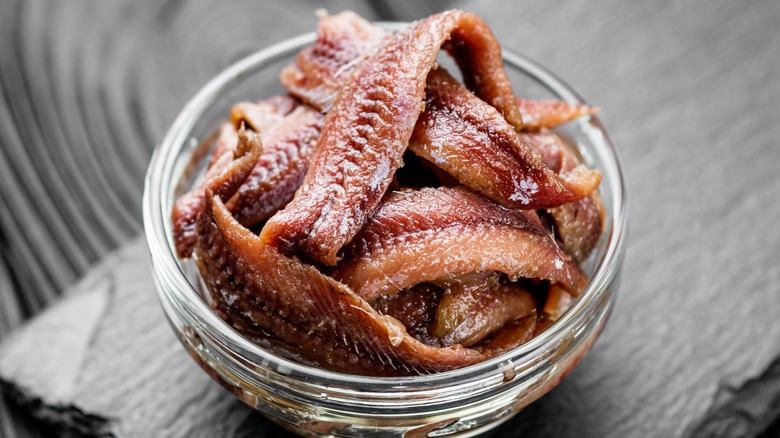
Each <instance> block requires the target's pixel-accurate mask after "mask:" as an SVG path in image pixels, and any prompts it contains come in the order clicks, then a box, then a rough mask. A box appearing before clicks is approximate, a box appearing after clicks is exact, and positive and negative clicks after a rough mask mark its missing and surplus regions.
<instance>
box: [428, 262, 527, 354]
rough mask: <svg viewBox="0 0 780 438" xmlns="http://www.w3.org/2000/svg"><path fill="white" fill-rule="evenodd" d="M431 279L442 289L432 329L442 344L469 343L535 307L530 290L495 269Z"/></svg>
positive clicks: (466, 344)
mask: <svg viewBox="0 0 780 438" xmlns="http://www.w3.org/2000/svg"><path fill="white" fill-rule="evenodd" d="M434 283H435V284H437V285H440V286H441V287H443V288H444V289H445V292H444V294H443V295H442V297H441V300H440V301H439V305H438V306H437V308H436V315H435V317H434V321H433V323H432V330H431V333H432V335H433V336H435V337H436V338H437V339H438V340H439V341H440V342H441V344H442V345H453V344H461V345H463V346H464V347H470V346H472V345H475V344H477V343H479V342H481V341H482V340H483V339H485V338H486V337H487V336H488V335H490V334H491V333H493V332H494V331H496V330H498V329H500V328H501V327H504V325H506V324H507V323H510V322H512V321H514V320H516V319H519V318H521V317H523V316H528V315H530V314H531V313H532V312H534V311H535V310H536V299H535V298H534V296H533V295H531V293H530V292H528V291H527V290H526V289H525V288H523V287H522V286H521V285H519V284H517V283H514V282H510V281H506V280H505V279H504V278H503V277H502V276H501V275H499V274H498V273H496V272H490V271H487V272H477V273H470V274H466V275H460V276H455V277H445V278H443V279H439V280H436V281H434Z"/></svg>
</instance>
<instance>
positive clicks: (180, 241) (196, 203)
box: [171, 129, 262, 258]
mask: <svg viewBox="0 0 780 438" xmlns="http://www.w3.org/2000/svg"><path fill="white" fill-rule="evenodd" d="M237 135H238V144H237V146H236V149H235V151H229V150H228V151H225V153H223V154H222V155H220V157H219V158H218V159H217V160H216V161H215V162H214V164H213V165H212V166H211V168H210V169H209V170H208V172H207V173H206V176H205V177H204V178H203V181H202V182H201V183H200V184H198V185H197V186H196V187H195V188H194V189H192V190H190V191H189V192H187V193H185V194H184V195H182V196H181V197H179V199H177V200H176V203H175V204H174V206H173V212H172V214H171V221H172V222H173V240H174V243H175V245H176V252H177V253H178V254H179V256H180V257H185V258H186V257H189V256H190V255H191V254H192V248H193V246H194V245H195V242H196V241H197V240H198V232H197V229H196V225H197V218H198V215H199V214H200V211H201V206H202V204H203V199H204V197H205V196H206V195H205V189H206V188H207V187H212V190H214V191H216V193H218V194H221V195H222V196H224V195H225V194H226V193H231V194H232V193H233V192H235V191H236V190H237V189H238V186H239V185H241V184H242V183H243V182H244V180H245V179H246V178H247V176H248V175H249V173H250V171H251V170H252V168H253V167H254V166H255V164H256V163H257V161H258V159H259V158H260V154H261V153H262V141H261V139H260V136H259V135H258V134H255V133H253V132H246V131H244V130H243V129H242V130H241V131H239V133H238V134H237Z"/></svg>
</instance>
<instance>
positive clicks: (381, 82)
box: [261, 11, 522, 266]
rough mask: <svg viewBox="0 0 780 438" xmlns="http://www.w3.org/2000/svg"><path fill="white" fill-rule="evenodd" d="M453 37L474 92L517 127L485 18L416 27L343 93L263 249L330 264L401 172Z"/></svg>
mask: <svg viewBox="0 0 780 438" xmlns="http://www.w3.org/2000/svg"><path fill="white" fill-rule="evenodd" d="M449 40H451V41H450V43H449V44H448V48H449V49H450V50H451V51H452V52H454V53H456V54H457V56H456V57H457V58H458V63H459V65H460V68H461V70H462V71H463V73H464V77H467V78H469V77H470V78H471V79H467V81H466V82H467V83H471V84H472V85H473V86H474V87H475V90H474V91H475V92H476V93H477V95H479V96H480V97H481V98H482V99H484V100H485V101H487V102H489V103H491V104H492V105H494V106H495V107H496V108H497V109H498V110H499V111H501V112H502V113H503V114H504V116H505V117H506V118H507V120H510V121H512V122H513V123H515V124H516V125H517V126H521V125H522V122H521V120H520V115H519V113H518V112H517V106H516V103H515V98H514V94H513V93H512V87H511V84H510V83H509V80H508V79H507V77H506V73H505V72H504V70H503V61H502V59H501V49H500V46H499V45H498V43H497V42H496V40H495V37H493V34H492V32H491V31H490V29H489V27H488V26H487V25H486V24H485V23H484V22H483V21H482V20H480V19H479V18H478V17H476V16H475V15H473V14H468V13H465V12H461V11H448V12H444V13H441V14H437V15H434V16H431V17H428V18H426V19H423V20H420V21H418V22H415V23H413V24H412V25H410V26H409V27H408V28H406V29H404V30H403V31H401V32H399V33H397V34H394V35H392V36H389V37H387V38H386V39H385V40H384V42H383V43H382V44H381V45H380V47H378V48H377V49H376V51H374V52H373V53H372V54H371V55H370V56H369V58H368V59H367V60H366V61H364V62H363V63H361V64H360V66H358V67H357V69H356V71H355V72H354V73H353V74H352V76H351V77H350V78H349V80H348V81H347V83H346V84H345V85H344V87H343V88H342V89H341V91H340V93H339V95H338V97H337V99H336V101H335V103H334V105H333V108H332V109H331V111H329V112H328V115H327V118H326V120H325V124H324V126H323V131H322V135H321V136H320V139H319V142H318V145H317V152H316V153H315V156H314V160H313V162H312V164H311V166H310V168H309V171H308V173H307V174H306V178H305V179H304V182H303V185H302V187H301V188H300V189H299V191H298V192H297V193H296V195H295V197H294V198H293V200H292V202H290V204H288V205H287V207H285V209H284V210H282V211H280V212H279V213H277V214H276V215H275V216H274V217H272V218H271V219H269V221H268V223H267V224H266V226H265V227H264V228H263V230H262V233H261V237H262V238H263V239H264V240H265V241H266V242H267V243H270V244H273V245H275V246H277V247H278V248H281V249H282V250H283V251H284V252H286V253H303V254H306V255H307V256H308V257H311V258H312V259H313V260H315V261H317V262H320V263H323V264H326V265H331V266H332V265H335V264H336V262H337V261H338V258H339V257H338V254H337V253H338V251H339V249H341V247H342V246H344V244H346V243H347V242H349V241H350V240H351V239H352V238H353V237H354V236H355V234H356V233H357V232H358V230H359V229H360V227H361V226H362V224H363V223H364V222H365V220H366V219H367V218H368V216H369V215H370V214H371V212H372V211H373V210H374V209H375V208H376V206H377V205H378V204H379V201H380V199H381V197H382V195H383V194H384V192H385V191H386V190H387V188H388V186H389V185H390V183H391V181H392V178H393V175H394V173H395V170H396V169H397V168H398V167H400V166H401V164H402V160H401V157H402V155H403V152H404V151H405V150H406V147H407V145H408V143H409V138H410V137H411V134H412V131H413V129H414V126H415V124H416V122H417V118H418V117H419V115H420V112H421V111H422V110H423V105H422V102H423V96H424V92H425V78H426V77H427V74H428V72H429V71H430V70H431V69H432V68H433V67H434V64H435V62H436V54H437V53H438V51H439V48H440V47H441V46H442V45H443V44H444V43H445V42H447V41H449Z"/></svg>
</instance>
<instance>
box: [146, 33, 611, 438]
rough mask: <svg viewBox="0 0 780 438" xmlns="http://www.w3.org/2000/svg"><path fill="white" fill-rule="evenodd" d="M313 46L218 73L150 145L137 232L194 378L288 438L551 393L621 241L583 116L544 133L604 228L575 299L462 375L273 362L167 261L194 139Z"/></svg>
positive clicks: (491, 418)
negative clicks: (583, 174) (596, 181)
mask: <svg viewBox="0 0 780 438" xmlns="http://www.w3.org/2000/svg"><path fill="white" fill-rule="evenodd" d="M388 26H389V27H395V28H397V27H398V25H388ZM313 41H314V34H307V35H303V36H300V37H297V38H294V39H291V40H287V41H285V42H282V43H280V44H277V45H274V46H272V47H270V48H268V49H265V50H262V51H260V52H257V53H255V54H253V55H251V56H249V57H247V58H245V59H243V60H241V61H239V62H238V63H236V64H234V65H233V66H231V67H230V68H228V69H227V70H225V71H223V72H222V73H221V74H219V75H218V76H217V77H215V78H214V79H213V80H211V81H210V82H209V83H208V84H207V85H206V86H205V87H204V88H202V89H201V90H200V91H199V92H198V94H196V95H195V97H193V98H192V99H191V100H190V102H189V103H188V104H187V105H186V106H185V107H184V109H183V110H182V112H181V113H180V114H179V115H178V117H177V118H176V119H175V121H174V122H173V123H172V124H171V126H170V127H169V129H168V131H167V133H166V135H165V137H164V138H163V140H162V141H161V142H160V144H159V145H158V146H157V149H156V150H155V153H154V156H153V158H152V161H151V164H150V166H149V171H148V174H147V177H146V188H145V192H144V227H145V230H146V236H147V240H148V244H149V250H150V253H151V260H152V269H153V275H154V279H155V284H156V287H157V293H158V295H159V299H160V302H161V303H162V306H163V309H164V311H165V314H166V316H167V317H168V319H169V322H170V324H171V326H172V328H173V330H174V331H175V332H176V334H177V336H178V338H179V339H180V340H181V342H182V343H183V345H184V346H185V348H186V349H187V351H188V352H189V353H190V354H191V355H192V357H193V358H194V359H195V360H196V361H197V362H198V364H199V365H200V366H201V367H202V368H203V369H204V371H206V372H207V373H208V374H209V375H211V376H212V377H213V378H214V379H215V380H216V381H218V382H219V383H221V384H222V385H223V386H225V387H226V388H227V389H228V390H230V391H232V392H233V393H234V394H235V395H236V396H238V397H239V398H241V399H242V400H243V401H244V402H246V403H247V404H249V405H250V406H252V407H253V408H255V409H256V410H258V411H259V412H262V413H263V414H265V415H266V416H267V417H268V418H270V419H272V420H273V421H276V422H277V423H279V424H281V425H282V426H284V427H286V428H289V429H291V430H294V431H296V432H298V433H300V434H303V435H313V436H314V435H338V436H363V435H365V434H367V433H381V434H383V436H448V435H454V434H457V435H472V434H476V433H479V432H483V431H485V430H487V429H489V428H492V427H494V426H496V425H498V424H500V423H501V422H502V421H504V420H507V419H508V418H510V417H511V415H512V414H513V413H516V412H517V411H519V410H520V409H522V408H523V407H524V406H526V405H528V404H529V403H531V402H532V401H534V400H536V399H538V398H539V397H541V396H542V395H543V394H545V393H546V392H548V391H549V390H550V389H552V388H553V387H554V386H555V385H556V384H557V383H558V382H559V381H560V380H561V379H562V378H563V377H564V376H565V375H566V374H568V373H569V372H570V371H571V370H572V369H573V368H574V366H576V364H577V363H578V362H579V361H580V360H581V359H582V358H583V356H584V355H585V353H586V352H587V351H588V349H589V348H590V347H591V345H592V344H593V342H594V341H595V339H596V337H597V336H598V334H599V332H600V331H601V329H602V328H603V326H604V324H605V323H606V320H607V318H608V316H609V313H610V311H611V309H612V305H613V301H614V297H615V290H616V288H617V284H618V279H619V273H620V266H621V263H622V258H623V253H624V247H625V235H626V222H625V221H626V197H625V196H626V195H625V192H624V185H623V180H622V176H621V172H620V167H619V164H618V160H617V157H616V154H615V151H614V149H613V146H612V145H611V143H610V140H609V138H608V136H607V135H606V132H605V131H604V129H603V127H602V126H601V125H600V123H599V122H598V120H597V118H595V117H583V118H580V119H578V120H576V121H574V122H571V123H568V124H566V125H564V126H562V127H560V128H559V129H557V130H556V131H557V132H559V133H560V134H562V135H564V136H566V137H567V138H568V139H570V140H571V141H572V143H573V144H574V145H575V146H576V147H577V149H578V152H579V154H580V155H581V157H582V159H583V161H584V162H585V163H587V164H588V165H589V166H591V167H593V168H595V169H598V170H599V171H601V173H602V174H603V180H602V183H601V187H600V194H601V196H602V198H603V201H604V205H605V208H606V212H607V220H606V226H605V230H604V232H603V235H602V237H601V240H600V242H599V245H598V247H597V248H596V250H595V251H594V254H593V255H592V256H591V257H590V258H589V260H588V262H587V264H586V271H587V272H588V274H589V275H590V276H591V281H590V284H589V285H588V287H587V289H586V290H585V291H584V293H583V294H582V295H581V297H580V298H579V299H578V301H577V302H576V303H575V305H574V306H573V308H572V309H571V310H570V311H569V312H568V313H566V314H565V315H564V316H563V317H562V318H561V319H560V320H558V321H557V322H556V323H555V324H553V325H552V326H551V327H550V328H549V329H548V330H547V331H545V332H544V333H542V334H541V335H539V336H537V337H536V338H534V339H533V340H531V341H530V342H528V343H527V344H525V345H523V346H521V347H519V348H517V349H515V350H513V351H511V352H508V353H506V354H504V355H501V356H499V357H496V358H495V359H492V360H489V361H486V362H483V363H481V364H478V365H474V366H471V367H468V368H463V369H460V370H455V371H450V372H445V373H439V374H435V375H430V376H419V377H406V378H372V377H363V376H355V375H348V374H342V373H334V372H328V371H324V370H321V369H316V368H312V367H308V366H304V365H301V364H298V363H295V362H291V361H288V360H285V359H282V358H279V357H277V356H275V355H274V354H272V353H270V352H268V351H265V350H263V349H262V348H260V347H258V346H257V345H255V344H253V343H251V342H250V341H248V340H247V339H245V338H244V337H242V336H241V335H240V334H239V333H237V332H236V331H234V330H233V329H232V328H231V327H230V326H228V325H227V324H226V323H225V322H224V321H222V320H221V319H220V318H219V317H217V316H216V315H215V314H214V313H213V312H212V311H211V309H210V308H209V306H208V304H207V303H206V301H205V300H204V298H203V297H204V296H206V294H205V288H204V287H203V284H202V282H201V281H200V278H199V275H198V272H197V269H196V268H195V267H194V264H193V263H192V262H191V261H189V262H182V261H180V260H179V259H178V258H177V257H176V256H175V251H174V247H173V244H172V238H171V224H170V212H171V207H172V205H173V202H174V200H175V199H176V197H177V196H178V195H179V194H181V193H182V192H183V191H184V190H186V189H187V188H188V187H190V186H191V184H192V182H193V181H194V180H195V178H196V177H197V176H198V175H200V174H202V171H203V168H204V167H205V161H206V160H204V159H199V158H203V157H204V156H205V154H206V153H207V152H208V151H207V150H204V146H202V145H203V144H206V145H207V146H208V142H204V140H205V139H207V138H208V137H209V136H210V135H211V134H212V133H213V132H214V131H215V129H216V127H217V126H218V124H219V122H220V121H222V120H225V119H226V118H227V116H228V114H229V110H230V107H231V106H232V105H233V104H234V103H236V102H239V101H246V100H257V99H261V98H266V97H270V96H274V95H278V94H284V93H285V90H284V89H283V88H282V87H281V85H280V84H279V81H278V74H279V72H280V71H281V69H282V68H283V67H284V66H286V65H287V64H288V63H290V62H291V61H292V60H293V58H294V56H295V55H296V54H297V52H298V51H299V50H300V49H301V48H303V47H305V46H307V45H309V44H311V43H312V42H313ZM504 59H505V63H506V68H507V71H508V74H509V77H510V79H511V80H512V83H513V86H514V89H515V92H516V93H518V94H519V95H521V96H524V97H530V98H535V99H562V100H565V101H569V102H581V101H582V99H580V97H579V96H578V95H577V94H576V93H575V92H574V91H573V90H572V89H571V88H570V87H569V86H567V85H566V84H565V83H563V81H561V80H560V79H559V78H557V77H556V76H555V75H554V74H552V73H550V72H549V71H547V70H546V69H544V68H543V67H541V66H540V65H538V64H536V63H535V62H533V61H531V60H529V59H527V58H525V57H523V56H521V55H518V54H515V53H512V52H511V51H506V50H505V53H504ZM445 62H446V61H445ZM451 71H452V69H451ZM193 163H194V164H193ZM182 390H183V391H186V390H187V388H182Z"/></svg>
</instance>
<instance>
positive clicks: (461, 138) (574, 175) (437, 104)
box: [409, 69, 601, 209]
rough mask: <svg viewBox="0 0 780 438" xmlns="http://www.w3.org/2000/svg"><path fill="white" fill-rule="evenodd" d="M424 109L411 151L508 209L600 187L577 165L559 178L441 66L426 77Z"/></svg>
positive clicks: (551, 203) (542, 204)
mask: <svg viewBox="0 0 780 438" xmlns="http://www.w3.org/2000/svg"><path fill="white" fill-rule="evenodd" d="M425 107H426V110H425V112H423V114H422V115H421V116H420V119H419V120H418V123H417V127H416V128H415V130H414V134H413V135H412V138H411V141H410V143H409V149H410V150H412V151H414V152H415V153H416V154H418V155H420V156H422V157H424V158H426V159H428V160H430V161H432V162H433V163H435V164H436V165H437V166H439V167H441V168H442V169H443V170H444V171H446V172H447V173H449V174H450V175H452V176H454V177H455V178H456V179H457V180H458V181H460V182H461V183H462V184H463V185H465V186H468V187H470V188H472V189H474V190H477V191H479V192H480V193H483V194H484V195H485V196H487V197H488V198H490V199H492V200H494V201H496V202H498V203H500V204H501V205H504V206H506V207H509V208H523V209H537V208H550V207H557V206H559V205H562V204H565V203H568V202H573V201H577V200H579V199H582V198H584V197H586V196H588V195H589V194H590V193H591V192H593V191H594V190H595V189H596V187H598V185H599V182H600V181H601V174H600V173H598V172H597V171H594V170H590V169H588V168H587V167H585V166H580V167H577V168H575V169H572V170H571V171H569V172H567V173H565V174H563V175H561V176H559V175H557V174H556V173H555V172H553V171H551V170H550V169H549V168H548V167H547V166H546V165H545V164H544V163H543V162H542V160H541V159H540V158H539V156H538V155H537V154H536V153H534V151H533V150H532V149H531V148H530V147H529V146H528V145H526V144H525V143H524V142H523V140H522V138H521V136H520V135H519V134H518V133H517V131H515V129H514V127H513V126H512V125H510V124H509V123H507V122H506V120H505V119H504V117H503V116H502V115H501V114H500V113H499V112H498V111H496V109H495V108H493V107H492V106H490V105H488V104H487V103H485V102H484V101H483V100H482V99H480V98H478V97H477V96H475V95H473V94H472V93H471V92H469V91H468V90H467V89H466V88H465V87H464V86H463V85H461V84H460V83H459V82H458V81H457V80H455V79H454V78H453V77H452V76H450V75H449V74H448V73H447V72H446V71H444V70H441V69H439V70H433V71H431V72H430V74H429V75H428V87H427V95H426V101H425Z"/></svg>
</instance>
